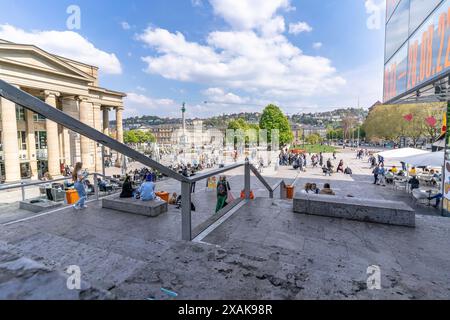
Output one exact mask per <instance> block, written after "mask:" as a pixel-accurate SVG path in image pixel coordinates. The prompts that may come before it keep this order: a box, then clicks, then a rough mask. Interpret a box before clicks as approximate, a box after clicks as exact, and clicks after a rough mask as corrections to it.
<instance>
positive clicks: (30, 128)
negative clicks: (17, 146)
mask: <svg viewBox="0 0 450 320" xmlns="http://www.w3.org/2000/svg"><path fill="white" fill-rule="evenodd" d="M26 112H27V115H26V120H27V145H28V159H30V169H31V179H33V180H36V179H37V178H38V167H37V152H36V138H35V134H34V118H33V115H34V112H33V111H30V110H27V111H26Z"/></svg>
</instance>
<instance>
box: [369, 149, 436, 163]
mask: <svg viewBox="0 0 450 320" xmlns="http://www.w3.org/2000/svg"><path fill="white" fill-rule="evenodd" d="M427 153H430V152H428V151H425V150H420V149H414V148H403V149H395V150H389V151H384V152H379V153H378V155H380V156H382V157H383V158H385V159H400V160H401V161H403V160H402V158H406V157H412V156H417V155H421V154H427Z"/></svg>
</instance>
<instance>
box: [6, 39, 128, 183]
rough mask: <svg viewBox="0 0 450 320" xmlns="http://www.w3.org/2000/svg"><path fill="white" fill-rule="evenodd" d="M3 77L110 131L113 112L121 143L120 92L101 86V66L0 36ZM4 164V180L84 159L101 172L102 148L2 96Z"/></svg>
mask: <svg viewBox="0 0 450 320" xmlns="http://www.w3.org/2000/svg"><path fill="white" fill-rule="evenodd" d="M0 79H2V80H5V81H7V82H8V83H10V84H12V85H15V86H17V87H18V88H20V89H21V90H24V91H26V92H28V93H29V94H31V95H33V96H35V97H37V98H39V99H42V100H43V101H45V102H46V103H47V104H49V105H51V106H53V107H55V108H57V109H59V110H61V111H63V112H65V113H67V114H69V115H70V116H72V117H73V118H75V119H79V120H80V121H82V122H84V123H86V124H89V125H91V126H92V127H94V128H96V129H97V130H99V131H103V132H104V133H105V134H109V117H110V116H109V113H110V112H114V113H115V117H116V120H117V130H115V132H116V138H117V139H118V140H119V141H121V142H123V128H122V112H123V98H124V97H125V96H126V95H125V94H124V93H122V92H116V91H112V90H108V89H105V88H102V87H100V86H99V83H98V68H97V67H95V66H91V65H87V64H84V63H80V62H78V61H73V60H70V59H67V58H64V57H60V56H56V55H53V54H50V53H48V52H46V51H44V50H42V49H40V48H37V47H35V46H33V45H23V44H16V43H11V42H8V41H5V40H1V39H0ZM0 117H1V121H0V141H1V144H0V169H1V171H0V172H1V178H2V180H3V181H5V182H15V181H19V180H21V179H24V178H32V179H36V178H37V177H38V176H40V175H42V174H43V173H44V172H47V171H48V172H49V173H50V174H51V175H53V176H58V175H60V168H61V165H62V164H67V165H69V166H70V165H73V164H75V163H76V162H78V161H81V162H83V165H84V167H85V168H87V169H89V170H90V171H94V170H95V171H97V172H101V168H102V154H101V148H100V147H99V146H98V145H97V144H96V143H94V142H93V141H91V140H89V139H87V138H85V137H82V136H80V135H78V134H76V133H74V132H72V131H70V130H68V129H66V128H63V127H62V126H60V125H58V124H56V123H54V122H52V121H49V120H47V119H45V118H44V117H42V116H41V115H38V114H35V113H33V112H31V111H28V110H25V109H23V108H22V107H19V106H17V105H15V104H14V103H12V102H10V101H8V100H6V99H3V98H0Z"/></svg>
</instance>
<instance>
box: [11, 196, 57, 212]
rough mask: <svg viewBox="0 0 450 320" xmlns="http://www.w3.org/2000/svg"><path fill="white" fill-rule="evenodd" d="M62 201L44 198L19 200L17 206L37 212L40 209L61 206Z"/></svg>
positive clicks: (45, 209)
mask: <svg viewBox="0 0 450 320" xmlns="http://www.w3.org/2000/svg"><path fill="white" fill-rule="evenodd" d="M62 205H63V203H62V202H53V201H49V200H46V199H31V200H26V201H20V204H19V208H20V209H22V210H27V211H31V212H33V213H39V212H42V211H47V210H53V209H57V208H59V207H62Z"/></svg>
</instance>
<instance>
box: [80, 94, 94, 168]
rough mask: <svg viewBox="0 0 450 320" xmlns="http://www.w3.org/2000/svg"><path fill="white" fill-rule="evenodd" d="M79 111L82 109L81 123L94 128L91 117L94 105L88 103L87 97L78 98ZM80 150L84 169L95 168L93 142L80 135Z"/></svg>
mask: <svg viewBox="0 0 450 320" xmlns="http://www.w3.org/2000/svg"><path fill="white" fill-rule="evenodd" d="M78 99H79V100H78V101H79V109H80V121H81V122H83V123H84V124H87V125H90V126H92V120H91V118H90V117H89V115H92V112H91V110H92V108H93V106H92V103H91V102H89V101H88V98H87V97H78ZM80 149H81V162H82V163H83V168H85V169H89V170H91V169H92V168H93V165H94V163H93V160H94V155H93V153H92V151H93V150H92V148H91V140H90V139H89V138H86V137H85V136H83V135H80Z"/></svg>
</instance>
